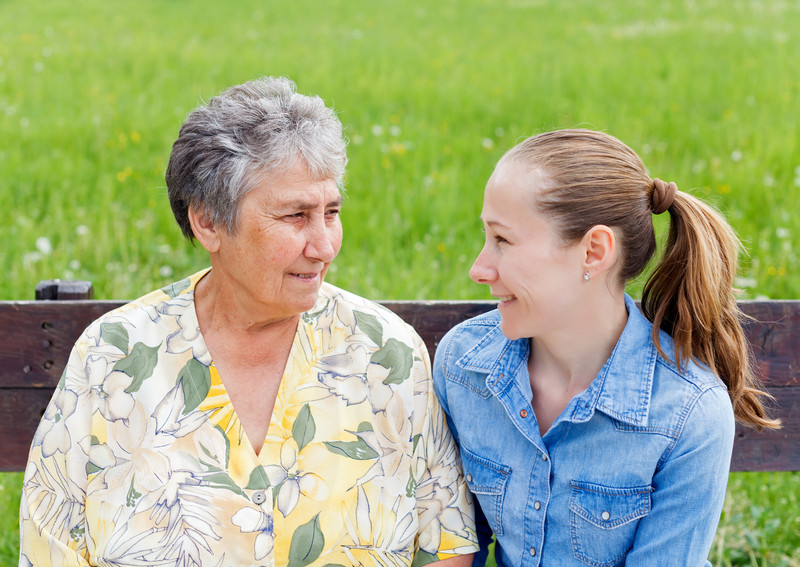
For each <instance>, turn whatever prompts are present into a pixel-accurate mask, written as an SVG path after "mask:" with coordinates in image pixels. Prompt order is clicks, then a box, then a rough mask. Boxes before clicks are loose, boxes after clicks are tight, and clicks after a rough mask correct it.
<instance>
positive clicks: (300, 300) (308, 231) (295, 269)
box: [212, 164, 342, 320]
mask: <svg viewBox="0 0 800 567" xmlns="http://www.w3.org/2000/svg"><path fill="white" fill-rule="evenodd" d="M341 205H342V197H341V195H340V193H339V189H338V187H337V186H336V183H335V182H334V181H333V180H317V179H312V178H311V177H309V175H308V173H307V172H306V170H305V168H304V167H302V165H300V164H298V165H296V166H295V167H294V168H293V169H291V170H289V171H288V172H287V173H285V174H284V175H282V176H279V177H276V178H275V177H273V178H272V179H267V180H265V181H264V182H262V183H261V184H260V185H258V186H256V187H255V188H254V189H252V190H251V191H250V192H249V193H248V194H247V195H246V196H245V197H244V199H243V200H242V203H241V208H240V211H239V225H238V229H237V231H236V233H235V234H233V235H230V234H227V233H225V232H224V231H221V234H220V237H219V249H218V251H217V253H216V254H212V267H213V269H214V272H215V278H216V279H219V277H220V276H222V277H223V278H224V281H225V285H226V286H227V288H228V289H226V291H228V292H230V293H232V294H234V297H237V298H239V299H240V301H239V303H240V304H241V305H245V306H247V307H248V308H251V309H252V310H253V316H254V317H260V318H262V319H263V318H264V317H268V318H270V319H272V318H274V319H276V320H279V319H281V318H285V317H291V316H294V315H297V314H299V313H302V312H304V311H307V310H309V309H311V308H312V307H313V306H314V303H315V302H316V299H317V292H318V291H319V287H320V285H321V284H322V280H323V278H324V277H325V274H326V273H327V271H328V267H329V266H330V263H331V261H333V259H334V258H335V257H336V255H337V254H338V253H339V248H340V247H341V244H342V224H341V221H340V219H339V211H340V208H341ZM220 272H222V273H220Z"/></svg>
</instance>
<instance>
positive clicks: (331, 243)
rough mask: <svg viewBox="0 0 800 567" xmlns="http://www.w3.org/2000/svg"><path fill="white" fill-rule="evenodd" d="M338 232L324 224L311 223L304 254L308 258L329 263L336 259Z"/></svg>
mask: <svg viewBox="0 0 800 567" xmlns="http://www.w3.org/2000/svg"><path fill="white" fill-rule="evenodd" d="M337 234H338V231H336V230H333V229H332V228H331V227H328V226H327V225H326V224H325V223H313V225H312V226H310V227H309V230H308V236H307V242H306V249H305V254H306V256H307V257H309V258H314V259H316V260H321V261H323V262H330V261H331V260H333V259H334V258H335V257H336V246H335V242H336V238H337Z"/></svg>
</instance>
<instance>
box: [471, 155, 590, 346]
mask: <svg viewBox="0 0 800 567" xmlns="http://www.w3.org/2000/svg"><path fill="white" fill-rule="evenodd" d="M546 183H547V179H546V177H545V176H544V175H543V174H542V172H541V171H540V170H536V169H530V168H529V167H527V166H525V165H521V164H519V163H515V162H513V161H502V162H501V163H500V164H498V166H497V168H496V169H495V171H494V173H493V174H492V176H491V178H490V179H489V182H488V184H487V185H486V191H485V193H484V201H483V212H482V213H481V220H482V221H483V225H484V229H485V231H486V242H485V244H484V246H483V249H482V250H481V253H480V254H479V255H478V257H477V258H476V260H475V263H474V264H473V265H472V269H471V270H470V277H471V278H472V280H473V281H475V282H477V283H480V284H486V285H488V286H489V289H490V291H491V293H492V295H493V296H494V297H496V298H498V299H499V300H500V305H499V310H500V315H501V317H502V324H501V327H502V331H503V334H504V335H505V336H506V337H508V338H510V339H517V338H523V337H536V336H540V335H541V334H542V333H547V332H548V331H551V330H556V329H557V328H558V327H562V326H565V325H566V324H567V323H568V322H569V321H570V319H571V318H572V312H573V311H575V305H574V304H575V302H574V298H575V294H576V293H577V291H578V289H576V288H578V287H579V286H581V285H585V284H584V282H583V263H582V262H583V253H582V251H581V247H580V246H566V245H565V244H564V243H563V242H562V241H561V240H560V239H559V237H558V235H557V233H556V232H555V230H554V227H553V226H552V225H551V224H550V222H548V219H547V218H546V217H545V216H544V215H543V214H542V213H540V212H539V211H538V210H537V209H536V206H535V196H536V194H537V193H538V191H540V190H541V188H542V186H543V185H544V184H546Z"/></svg>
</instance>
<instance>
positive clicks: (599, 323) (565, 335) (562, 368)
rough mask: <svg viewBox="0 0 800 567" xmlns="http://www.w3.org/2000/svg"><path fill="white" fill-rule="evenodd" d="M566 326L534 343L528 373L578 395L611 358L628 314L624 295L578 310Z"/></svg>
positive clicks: (567, 317)
mask: <svg viewBox="0 0 800 567" xmlns="http://www.w3.org/2000/svg"><path fill="white" fill-rule="evenodd" d="M565 320H566V321H567V323H566V324H564V325H561V326H560V327H558V328H554V329H553V331H552V332H550V333H546V334H543V335H541V336H538V337H533V338H532V339H531V353H530V357H529V360H528V370H529V372H530V376H531V380H532V381H534V380H537V379H538V378H542V379H545V380H547V382H548V384H549V385H551V386H552V387H555V388H558V389H561V391H563V392H565V393H570V394H572V395H574V394H575V393H577V392H580V391H583V390H585V389H586V388H587V387H588V386H589V384H590V383H591V382H592V380H594V378H595V376H597V373H598V372H599V371H600V369H601V368H602V367H603V365H604V364H605V362H606V361H607V360H608V358H609V356H611V353H612V351H613V350H614V347H615V346H616V344H617V341H618V340H619V337H620V335H622V331H623V330H624V328H625V324H626V323H627V320H628V313H627V310H626V309H625V300H624V294H623V293H622V292H620V293H619V295H618V296H612V295H611V294H604V296H603V297H602V298H601V299H600V300H599V301H598V300H597V298H595V299H594V300H592V301H591V302H587V303H586V304H585V305H584V308H580V307H578V308H577V309H576V311H575V312H574V313H573V314H572V315H571V316H566V317H565Z"/></svg>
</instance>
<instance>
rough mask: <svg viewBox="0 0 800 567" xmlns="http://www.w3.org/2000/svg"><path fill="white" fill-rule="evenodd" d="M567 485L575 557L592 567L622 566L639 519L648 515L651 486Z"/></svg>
mask: <svg viewBox="0 0 800 567" xmlns="http://www.w3.org/2000/svg"><path fill="white" fill-rule="evenodd" d="M570 484H571V485H572V491H571V494H570V499H569V521H570V538H571V540H572V551H573V553H574V554H575V558H576V559H578V560H580V561H582V562H583V563H585V564H587V565H593V566H595V567H614V566H616V565H622V564H624V563H625V556H626V555H627V554H628V552H629V551H630V550H631V548H632V547H633V540H634V538H635V537H636V529H637V527H638V525H639V520H640V519H641V518H643V517H644V516H646V515H647V514H648V513H649V512H650V493H651V492H652V491H653V489H652V487H650V486H633V487H610V486H602V485H599V484H592V483H588V482H580V481H572V482H571V483H570Z"/></svg>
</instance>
